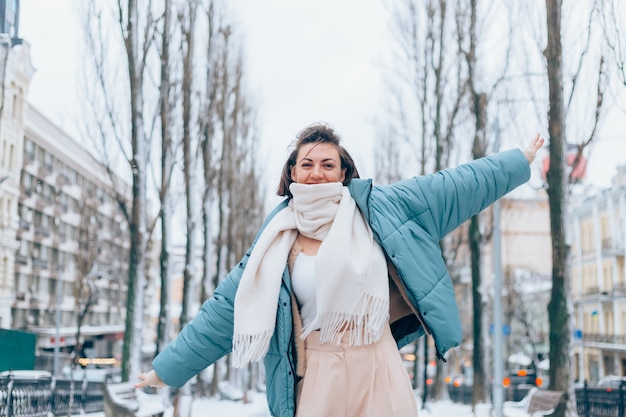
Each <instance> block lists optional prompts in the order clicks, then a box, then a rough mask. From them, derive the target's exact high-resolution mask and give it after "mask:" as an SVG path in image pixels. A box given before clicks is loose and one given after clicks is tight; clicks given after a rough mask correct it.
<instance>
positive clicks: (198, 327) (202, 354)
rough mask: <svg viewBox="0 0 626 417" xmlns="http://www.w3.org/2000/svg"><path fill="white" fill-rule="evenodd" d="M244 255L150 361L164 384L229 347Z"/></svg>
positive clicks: (175, 383)
mask: <svg viewBox="0 0 626 417" xmlns="http://www.w3.org/2000/svg"><path fill="white" fill-rule="evenodd" d="M247 256H248V255H246V256H245V257H244V260H242V261H241V262H240V263H239V265H238V266H237V267H235V268H234V269H233V270H232V271H231V272H230V273H229V274H228V275H227V276H226V278H224V280H223V281H222V282H221V284H220V285H219V286H218V287H217V289H216V290H215V292H214V294H213V297H211V298H209V299H208V300H207V301H205V302H204V304H203V305H202V308H201V309H200V312H199V313H198V314H197V315H196V317H195V318H194V319H193V320H192V321H191V322H190V323H188V324H187V325H186V326H185V327H184V328H183V330H182V331H181V332H180V333H179V334H178V336H177V337H176V338H175V339H174V340H173V341H172V342H171V343H170V344H169V345H168V346H167V347H166V348H165V349H164V350H163V351H162V352H161V353H160V354H159V355H158V356H157V357H156V358H155V359H154V361H153V362H152V366H153V368H154V370H155V372H156V373H157V375H158V376H159V378H161V380H162V381H163V382H165V383H166V384H167V385H169V386H172V387H180V386H182V385H183V384H185V382H187V381H188V380H189V379H190V378H191V377H193V376H194V375H196V374H197V373H199V372H200V371H202V370H203V369H204V368H206V367H207V366H209V365H210V364H212V363H214V362H215V361H217V360H218V359H219V358H221V357H222V356H224V355H226V354H227V353H229V352H230V351H231V349H232V338H233V306H234V302H235V293H236V292H237V286H238V285H239V280H240V279H241V273H242V271H243V265H245V259H246V258H247Z"/></svg>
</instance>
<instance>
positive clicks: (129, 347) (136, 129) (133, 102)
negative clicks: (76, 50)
mask: <svg viewBox="0 0 626 417" xmlns="http://www.w3.org/2000/svg"><path fill="white" fill-rule="evenodd" d="M137 7H138V6H137V3H136V0H129V1H128V14H129V15H128V19H127V32H126V33H127V36H126V38H125V48H126V54H127V60H128V78H129V85H130V109H131V138H130V140H131V148H132V159H131V161H130V162H131V169H132V178H133V182H132V210H131V217H130V222H129V223H130V224H129V227H130V239H131V242H130V259H129V264H128V297H127V299H126V322H125V325H126V331H125V333H124V347H123V350H122V379H123V380H124V381H129V380H133V381H134V380H136V379H137V376H138V375H139V372H140V367H141V345H142V337H141V336H142V335H141V331H142V329H143V313H144V311H143V310H144V287H145V256H146V254H145V247H146V237H147V224H146V220H147V219H146V165H147V153H146V137H145V132H144V120H143V85H142V81H143V67H142V60H141V59H140V58H139V53H140V52H139V33H138V26H137V25H138V10H137Z"/></svg>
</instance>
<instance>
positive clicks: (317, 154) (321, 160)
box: [291, 143, 346, 184]
mask: <svg viewBox="0 0 626 417" xmlns="http://www.w3.org/2000/svg"><path fill="white" fill-rule="evenodd" d="M345 177H346V170H345V169H341V158H340V157H339V152H338V151H337V147H336V146H335V145H333V144H330V143H307V144H304V145H302V146H301V147H300V149H299V150H298V156H297V158H296V165H295V166H293V167H292V168H291V178H292V179H293V181H295V182H297V183H300V184H323V183H327V182H343V180H344V179H345Z"/></svg>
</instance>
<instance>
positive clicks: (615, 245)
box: [602, 238, 624, 256]
mask: <svg viewBox="0 0 626 417" xmlns="http://www.w3.org/2000/svg"><path fill="white" fill-rule="evenodd" d="M602 255H604V256H624V244H623V243H622V242H618V241H617V240H615V239H612V238H606V239H602Z"/></svg>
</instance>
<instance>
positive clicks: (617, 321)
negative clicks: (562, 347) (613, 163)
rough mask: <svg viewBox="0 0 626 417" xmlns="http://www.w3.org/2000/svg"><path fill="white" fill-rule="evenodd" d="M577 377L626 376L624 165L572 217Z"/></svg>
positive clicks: (572, 283)
mask: <svg viewBox="0 0 626 417" xmlns="http://www.w3.org/2000/svg"><path fill="white" fill-rule="evenodd" d="M568 223H569V227H570V230H571V236H570V241H571V259H572V262H571V286H572V288H571V290H572V300H573V303H574V360H573V362H574V367H575V375H576V378H577V379H578V380H580V381H583V380H586V381H588V382H590V383H595V382H596V381H597V380H598V379H599V378H602V377H603V376H606V375H626V270H625V268H624V256H625V255H626V248H625V246H624V242H625V241H626V166H622V167H620V168H618V173H617V176H616V177H615V178H614V180H613V186H612V187H611V188H610V189H607V190H604V191H602V192H598V193H596V194H595V195H593V196H589V197H586V198H581V199H580V201H579V202H577V203H576V204H575V205H573V207H572V209H571V210H570V212H569V222H568Z"/></svg>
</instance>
